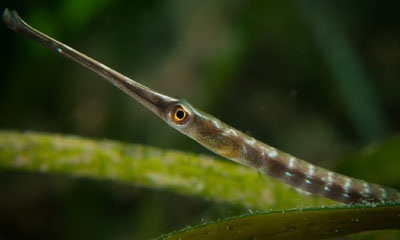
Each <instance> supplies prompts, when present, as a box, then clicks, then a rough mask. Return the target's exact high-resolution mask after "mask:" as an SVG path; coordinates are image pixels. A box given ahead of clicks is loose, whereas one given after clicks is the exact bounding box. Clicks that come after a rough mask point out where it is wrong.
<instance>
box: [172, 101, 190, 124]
mask: <svg viewBox="0 0 400 240" xmlns="http://www.w3.org/2000/svg"><path fill="white" fill-rule="evenodd" d="M171 115H172V116H171V120H172V121H173V122H174V123H175V124H185V123H186V122H187V121H188V120H189V112H188V110H187V109H186V108H184V107H183V106H181V105H177V106H176V107H175V108H174V109H173V110H172V112H171Z"/></svg>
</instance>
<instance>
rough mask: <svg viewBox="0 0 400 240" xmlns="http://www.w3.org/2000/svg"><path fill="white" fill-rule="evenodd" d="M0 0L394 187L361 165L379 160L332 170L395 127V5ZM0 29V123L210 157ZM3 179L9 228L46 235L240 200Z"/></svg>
mask: <svg viewBox="0 0 400 240" xmlns="http://www.w3.org/2000/svg"><path fill="white" fill-rule="evenodd" d="M2 3H3V4H4V5H3V4H0V7H1V8H2V9H3V8H5V7H8V8H13V9H16V10H18V12H19V13H20V15H21V16H22V17H23V18H24V19H25V20H26V21H27V22H28V23H30V24H31V25H32V26H34V27H35V28H37V29H39V30H41V31H43V32H45V33H46V34H49V35H50V36H52V37H54V38H56V39H58V40H60V41H63V42H65V43H67V44H69V45H70V46H72V47H74V48H76V49H78V50H80V51H82V52H84V53H85V54H87V55H89V56H91V57H93V58H95V59H97V60H99V61H101V62H103V63H104V64H106V65H108V66H110V67H112V68H114V69H116V70H118V71H120V72H121V73H123V74H125V75H127V76H129V77H132V78H133V79H135V80H137V81H139V82H140V83H143V84H145V85H147V86H149V87H151V88H154V89H156V90H160V91H162V92H164V93H166V94H168V95H171V96H180V97H183V98H185V99H187V100H188V101H189V102H191V103H192V104H194V105H195V106H196V107H198V108H200V109H202V110H204V111H205V112H208V113H210V114H212V115H214V116H216V117H218V118H220V119H221V120H223V121H224V122H227V123H229V124H230V125H232V126H234V127H236V128H238V129H240V130H243V131H245V132H248V133H249V134H251V135H252V136H254V137H256V138H257V139H260V140H262V141H264V142H266V143H268V144H271V145H272V146H275V147H278V148H280V149H282V150H284V151H287V152H290V153H291V154H293V155H295V156H298V157H301V158H303V159H306V160H308V161H311V162H313V163H316V164H318V165H322V166H324V167H328V168H330V169H335V168H336V166H340V167H339V168H338V169H339V170H340V172H344V173H346V174H348V175H352V176H362V177H363V178H364V179H366V180H369V179H370V180H373V181H374V182H376V183H382V184H386V183H387V184H389V185H391V186H392V187H397V188H400V181H399V180H398V179H397V178H396V177H393V178H392V179H389V180H388V178H387V177H384V176H382V173H379V175H378V174H376V175H375V173H372V172H373V171H372V170H374V167H375V164H374V161H367V160H366V161H365V162H364V161H363V162H362V163H357V164H356V165H354V166H357V167H350V165H348V167H342V166H346V164H351V163H347V159H348V158H347V156H349V155H351V154H353V153H354V152H358V150H359V149H360V148H361V147H364V146H366V145H369V144H371V143H374V142H377V141H381V140H382V139H387V138H389V137H391V136H393V135H395V134H397V133H398V132H399V129H400V114H399V113H400V112H399V111H398V109H399V106H398V105H399V104H398V103H399V102H400V94H398V92H399V89H400V81H398V79H399V78H400V71H399V69H400V50H399V49H400V19H399V18H400V15H399V14H398V7H399V6H398V5H399V3H397V2H396V1H392V2H386V3H385V4H383V3H381V2H378V1H364V2H363V3H362V4H360V3H358V2H337V1H322V2H321V1H316V0H312V1H311V0H307V1H261V0H255V1H211V0H206V1H182V0H181V1H169V2H164V1H152V0H150V1H147V0H139V1H109V0H102V1H78V0H74V1H66V0H63V1H48V0H43V1H35V2H33V1H9V0H5V1H3V2H2ZM0 37H1V43H2V44H1V47H2V49H1V52H2V58H1V61H2V64H1V65H0V66H1V67H0V68H1V73H2V77H1V79H0V109H1V112H0V129H16V130H35V131H43V132H54V133H67V134H75V135H79V136H88V137H95V138H109V139H115V140H121V141H127V142H135V143H140V144H145V145H152V146H157V147H162V148H168V149H181V150H185V151H191V152H196V153H207V154H211V153H209V152H207V151H206V150H204V149H203V148H202V147H200V146H199V145H198V144H197V143H195V142H193V141H191V140H189V139H188V138H186V137H185V136H182V135H180V134H179V133H177V132H175V131H174V130H173V129H171V128H169V127H167V126H166V125H165V124H164V123H163V122H162V121H160V120H158V119H157V118H156V117H155V116H153V115H152V113H150V112H148V111H147V110H146V109H144V108H143V107H142V106H140V105H139V104H138V103H136V102H134V101H133V100H132V99H130V98H129V97H128V96H127V95H125V94H123V93H122V92H120V91H119V90H118V89H116V88H114V87H113V86H111V85H110V84H108V83H107V82H105V81H103V80H101V79H99V77H97V76H95V75H94V74H92V73H90V72H88V71H86V70H83V69H82V68H80V67H78V66H76V65H74V64H71V63H70V62H68V61H66V60H65V59H62V58H60V57H59V56H57V55H56V54H54V53H52V52H50V51H48V50H47V49H44V48H43V47H41V46H39V45H38V44H36V43H33V42H32V41H30V40H28V39H26V38H23V37H22V36H19V35H17V34H15V33H14V32H12V31H10V30H8V29H7V28H5V27H1V28H0ZM343 159H345V160H344V161H342V160H343ZM395 159H398V155H397V152H396V151H392V152H391V153H390V154H387V155H386V154H385V156H384V158H379V166H385V167H379V169H387V167H386V166H388V168H390V167H392V169H391V170H390V171H389V173H388V175H391V176H393V174H391V173H393V172H394V173H396V169H398V168H396V167H395V165H393V161H395ZM0 160H1V159H0ZM349 161H350V160H349ZM357 161H360V160H357ZM386 161H387V162H386ZM350 162H351V161H350ZM375 163H376V162H375ZM396 163H397V162H396ZM371 165H372V166H371ZM358 166H362V167H361V168H358ZM367 169H369V170H367ZM371 169H372V170H371ZM379 172H380V171H379ZM370 173H372V174H370ZM367 175H368V176H367ZM383 175H384V174H383ZM0 178H1V181H0V182H1V188H0V191H1V195H2V196H7V198H3V199H2V201H4V202H3V203H1V204H2V205H3V206H9V207H7V209H9V210H10V211H5V210H4V209H2V212H1V213H0V217H1V219H0V222H1V223H2V231H1V232H2V234H5V237H8V236H14V238H18V236H19V238H30V237H31V236H35V234H38V235H36V236H43V237H42V239H44V238H46V236H47V238H53V236H54V234H57V229H58V227H60V226H63V227H66V226H67V227H69V230H68V231H66V232H68V234H70V235H66V236H64V237H65V239H69V238H74V239H77V236H82V239H87V238H89V237H90V236H93V235H90V234H95V233H96V231H97V229H106V226H107V229H109V231H108V232H107V233H104V232H102V233H98V234H99V235H97V236H95V237H93V238H97V239H102V238H103V239H109V238H113V239H115V238H117V239H118V238H119V239H125V238H126V236H121V235H118V234H120V233H122V232H124V231H123V229H131V230H132V232H131V233H133V234H136V235H132V234H128V235H129V237H132V236H134V237H135V238H139V239H140V238H148V237H154V236H156V235H157V234H158V233H160V234H161V233H165V232H166V231H167V232H168V231H171V230H173V229H178V228H180V227H183V226H184V225H186V224H190V225H193V224H196V223H199V219H201V218H205V219H206V220H211V219H215V217H226V216H232V215H236V213H238V212H240V211H241V210H237V209H235V210H231V209H230V208H229V209H230V210H229V209H227V208H226V207H225V206H221V205H219V204H217V203H214V202H212V201H210V202H206V203H204V202H203V201H201V200H199V199H196V198H194V199H193V198H192V197H188V196H181V195H175V194H170V193H165V192H159V191H154V190H149V189H146V188H137V187H128V186H125V185H124V186H121V184H116V183H111V182H106V183H105V184H103V185H102V184H98V183H97V182H93V181H92V180H87V179H85V180H82V179H75V178H72V179H71V178H67V179H66V178H64V177H61V176H58V175H56V176H54V175H50V176H49V175H42V174H39V175H37V174H26V173H25V174H24V173H20V172H14V171H11V172H10V171H2V172H0ZM132 206H136V208H132ZM72 209H74V211H72ZM99 209H110V210H109V211H110V212H108V213H104V212H102V213H100V212H99V211H100V210H99ZM124 209H130V210H129V211H132V212H128V211H124ZM133 209H134V210H133ZM208 209H214V210H216V209H217V210H216V212H218V213H215V212H213V213H212V214H210V213H208ZM75 210H76V211H75ZM102 214H104V215H102ZM163 216H164V217H165V216H168V220H165V219H166V218H163ZM10 219H11V220H10ZM55 219H56V220H57V221H54V220H55ZM163 219H164V220H163ZM72 220H73V221H75V223H73V221H72ZM97 220H98V221H97ZM125 220H126V221H125ZM64 221H65V222H64ZM155 221H157V222H155ZM49 223H53V224H54V225H52V226H53V228H52V229H51V230H49V229H48V232H46V231H45V229H46V226H47V225H48V224H49ZM57 224H58V225H57ZM68 224H71V225H68ZM17 232H18V233H19V235H12V234H16V233H17ZM0 237H2V236H1V235H0Z"/></svg>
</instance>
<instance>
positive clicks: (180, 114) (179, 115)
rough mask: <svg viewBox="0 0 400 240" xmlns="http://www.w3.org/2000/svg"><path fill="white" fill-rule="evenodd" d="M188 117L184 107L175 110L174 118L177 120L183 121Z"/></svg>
mask: <svg viewBox="0 0 400 240" xmlns="http://www.w3.org/2000/svg"><path fill="white" fill-rule="evenodd" d="M185 118H186V112H185V110H183V109H182V108H178V109H176V110H175V115H174V120H175V121H177V122H180V121H183V120H185Z"/></svg>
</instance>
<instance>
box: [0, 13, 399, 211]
mask: <svg viewBox="0 0 400 240" xmlns="http://www.w3.org/2000/svg"><path fill="white" fill-rule="evenodd" d="M3 20H4V22H5V23H6V25H7V27H8V28H10V29H12V30H14V31H16V32H18V33H20V34H22V35H24V36H26V37H28V38H30V39H32V40H34V41H36V42H38V43H40V44H41V45H43V46H45V47H47V48H49V49H51V50H53V51H55V52H56V53H58V54H59V55H61V56H63V57H65V58H67V59H69V60H71V61H73V62H76V63H78V64H79V65H82V66H83V67H85V68H87V69H89V70H91V71H93V72H95V73H96V74H98V75H100V76H101V77H103V78H104V79H106V80H108V81H109V82H111V83H112V84H113V85H114V86H116V87H118V88H119V89H121V90H122V91H124V92H125V93H127V94H128V95H130V96H131V97H133V98H134V99H136V100H137V101H138V102H140V103H141V104H143V105H144V106H145V107H146V108H148V109H149V110H150V111H152V112H153V113H155V114H156V115H157V116H158V117H160V118H161V119H163V120H164V121H165V122H167V123H168V124H169V125H170V126H171V127H173V128H175V129H176V130H178V131H179V132H181V133H183V134H185V135H187V136H188V137H190V138H192V139H193V140H195V141H196V142H198V143H199V144H201V145H203V146H204V147H206V148H207V149H209V150H211V151H213V152H215V153H217V154H219V155H221V156H223V157H225V158H228V159H230V160H232V161H234V162H237V163H239V164H242V165H245V166H248V167H251V168H253V169H255V170H257V171H259V172H261V173H263V174H266V175H270V176H272V177H273V178H275V179H277V180H279V181H282V182H285V183H287V184H290V185H292V186H294V187H296V188H298V189H301V190H303V191H306V192H310V193H314V194H318V195H322V196H324V197H327V198H330V199H333V200H335V201H338V202H343V203H349V204H355V203H373V202H386V201H399V200H400V193H399V192H398V191H397V190H395V189H391V188H387V187H383V186H380V185H377V184H373V183H368V182H366V181H363V180H360V179H355V178H352V177H348V176H345V175H342V174H339V173H335V172H333V171H330V170H327V169H325V168H321V167H318V166H315V165H313V164H311V163H308V162H306V161H304V160H301V159H299V158H296V157H294V156H291V155H290V154H287V153H285V152H282V151H280V150H278V149H275V148H273V147H271V146H269V145H267V144H265V143H262V142H260V141H258V140H256V139H254V138H252V137H250V136H248V135H246V134H244V133H242V132H240V131H238V130H237V129H235V128H233V127H231V126H229V125H227V124H225V123H223V122H221V121H220V120H218V119H217V118H215V117H213V116H211V115H209V114H207V113H204V112H202V111H200V110H198V109H197V108H195V107H193V106H192V105H190V104H189V103H188V102H186V101H182V100H180V99H176V98H172V97H169V96H167V95H164V94H162V93H159V92H157V91H154V90H152V89H150V88H148V87H146V86H144V85H142V84H140V83H138V82H136V81H134V80H132V79H130V78H128V77H126V76H124V75H122V74H121V73H118V72H116V71H115V70H113V69H111V68H109V67H107V66H105V65H104V64H102V63H100V62H98V61H96V60H94V59H92V58H90V57H88V56H86V55H84V54H82V53H80V52H79V51H77V50H75V49H73V48H71V47H69V46H67V45H65V44H63V43H61V42H59V41H57V40H55V39H53V38H51V37H49V36H47V35H45V34H43V33H41V32H40V31H38V30H36V29H34V28H33V27H31V26H29V25H28V24H27V23H25V22H24V21H23V20H22V19H21V18H20V16H19V15H18V14H17V12H16V11H10V10H8V9H5V10H4V12H3Z"/></svg>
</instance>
